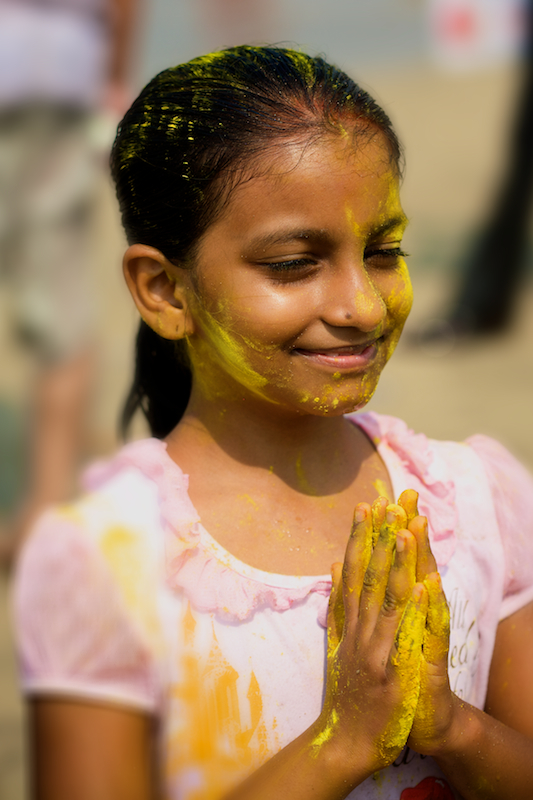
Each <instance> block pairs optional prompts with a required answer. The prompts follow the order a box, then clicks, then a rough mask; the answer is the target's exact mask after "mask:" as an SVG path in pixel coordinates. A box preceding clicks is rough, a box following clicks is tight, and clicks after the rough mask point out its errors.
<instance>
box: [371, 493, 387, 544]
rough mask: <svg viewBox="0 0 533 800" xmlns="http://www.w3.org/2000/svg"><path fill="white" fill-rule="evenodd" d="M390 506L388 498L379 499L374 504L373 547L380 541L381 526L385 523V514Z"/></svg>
mask: <svg viewBox="0 0 533 800" xmlns="http://www.w3.org/2000/svg"><path fill="white" fill-rule="evenodd" d="M388 505H389V501H388V500H387V498H386V497H378V498H377V499H376V500H374V502H373V503H372V528H373V533H372V545H374V546H375V544H376V542H377V540H378V537H379V532H380V530H381V526H382V525H383V523H384V522H385V514H386V513H387V506H388Z"/></svg>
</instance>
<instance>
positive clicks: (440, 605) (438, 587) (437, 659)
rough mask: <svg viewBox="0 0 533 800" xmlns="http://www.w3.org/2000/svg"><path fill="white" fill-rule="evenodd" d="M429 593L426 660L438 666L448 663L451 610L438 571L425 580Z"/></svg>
mask: <svg viewBox="0 0 533 800" xmlns="http://www.w3.org/2000/svg"><path fill="white" fill-rule="evenodd" d="M424 586H425V588H426V591H427V595H428V612H427V622H426V631H425V634H424V661H425V662H426V664H433V665H434V666H436V667H441V668H442V667H444V670H446V666H447V663H448V647H449V641H450V611H449V609H448V603H447V602H446V596H445V594H444V591H443V589H442V582H441V578H440V575H439V573H438V572H432V573H431V574H430V575H428V576H427V578H426V579H425V580H424Z"/></svg>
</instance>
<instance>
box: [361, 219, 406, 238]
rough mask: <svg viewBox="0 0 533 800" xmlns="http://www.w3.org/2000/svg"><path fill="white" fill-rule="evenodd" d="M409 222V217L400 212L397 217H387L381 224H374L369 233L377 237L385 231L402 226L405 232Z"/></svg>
mask: <svg viewBox="0 0 533 800" xmlns="http://www.w3.org/2000/svg"><path fill="white" fill-rule="evenodd" d="M408 224H409V220H408V219H407V217H406V216H405V214H398V215H397V216H395V217H391V218H390V219H386V220H385V221H384V222H382V223H380V224H379V225H373V226H372V227H371V228H370V229H369V231H368V233H369V235H370V236H372V237H373V238H375V237H377V236H382V235H383V234H384V233H389V231H393V230H394V229H395V228H401V229H402V232H403V230H405V228H406V227H407V225H408Z"/></svg>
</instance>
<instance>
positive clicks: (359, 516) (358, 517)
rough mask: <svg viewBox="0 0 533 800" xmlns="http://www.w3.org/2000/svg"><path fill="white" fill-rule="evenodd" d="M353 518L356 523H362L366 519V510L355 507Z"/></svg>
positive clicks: (362, 507) (361, 507)
mask: <svg viewBox="0 0 533 800" xmlns="http://www.w3.org/2000/svg"><path fill="white" fill-rule="evenodd" d="M354 516H355V521H356V522H364V520H365V519H366V508H365V507H364V506H356V509H355V515H354Z"/></svg>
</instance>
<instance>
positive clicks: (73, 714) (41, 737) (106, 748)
mask: <svg viewBox="0 0 533 800" xmlns="http://www.w3.org/2000/svg"><path fill="white" fill-rule="evenodd" d="M29 732H30V748H31V750H32V753H31V756H32V776H31V779H32V789H31V797H32V798H35V800H72V798H76V800H155V798H156V797H157V796H158V795H157V794H156V790H155V781H154V774H155V770H154V769H153V763H152V759H151V751H152V744H151V743H152V739H153V719H152V718H151V717H150V716H148V715H146V714H143V713H140V712H136V711H129V710H125V709H122V708H119V707H118V706H117V707H113V706H107V707H106V706H99V705H96V704H95V705H93V704H91V703H84V702H81V701H79V702H78V701H76V700H70V699H69V700H61V699H57V698H54V699H38V700H33V701H31V702H30V704H29Z"/></svg>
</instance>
